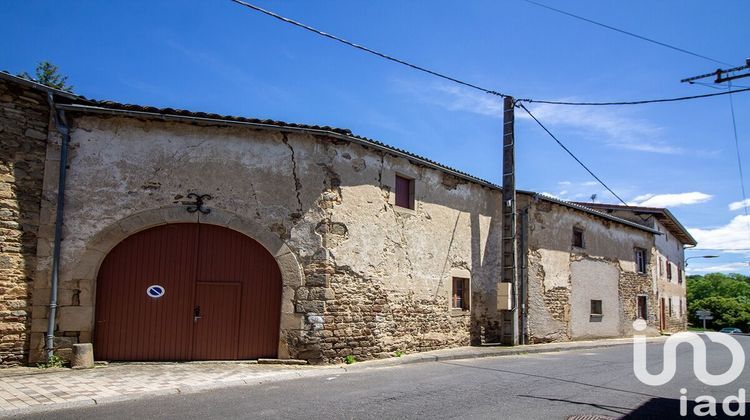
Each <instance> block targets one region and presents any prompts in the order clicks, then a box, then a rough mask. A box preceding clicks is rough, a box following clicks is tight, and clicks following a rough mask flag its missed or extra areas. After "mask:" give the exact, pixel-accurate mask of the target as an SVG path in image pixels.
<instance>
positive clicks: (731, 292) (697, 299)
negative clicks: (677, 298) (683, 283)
mask: <svg viewBox="0 0 750 420" xmlns="http://www.w3.org/2000/svg"><path fill="white" fill-rule="evenodd" d="M687 299H688V319H689V321H690V322H691V323H692V324H693V325H701V324H702V321H701V320H699V319H698V317H696V315H695V311H697V310H699V309H707V310H709V311H711V312H712V314H713V317H714V319H713V320H711V321H709V325H710V326H711V327H712V328H714V329H720V328H724V327H737V328H740V329H742V330H743V331H748V330H750V278H748V277H747V276H743V275H741V274H722V273H711V274H706V275H705V276H689V277H688V280H687Z"/></svg>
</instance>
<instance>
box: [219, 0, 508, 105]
mask: <svg viewBox="0 0 750 420" xmlns="http://www.w3.org/2000/svg"><path fill="white" fill-rule="evenodd" d="M231 1H233V2H235V3H237V4H240V5H242V6H245V7H248V8H250V9H253V10H256V11H258V12H261V13H263V14H266V15H268V16H271V17H273V18H276V19H279V20H281V21H283V22H286V23H289V24H292V25H294V26H297V27H300V28H302V29H305V30H307V31H310V32H312V33H315V34H318V35H320V36H323V37H326V38H330V39H332V40H334V41H338V42H341V43H342V44H346V45H348V46H350V47H354V48H356V49H358V50H362V51H365V52H368V53H370V54H375V55H377V56H378V57H381V58H384V59H386V60H390V61H393V62H396V63H399V64H403V65H405V66H408V67H411V68H413V69H415V70H419V71H421V72H424V73H427V74H431V75H433V76H437V77H439V78H441V79H445V80H449V81H451V82H454V83H458V84H460V85H463V86H466V87H469V88H472V89H476V90H479V91H482V92H485V93H489V94H490V95H495V96H500V97H503V98H504V97H506V96H508V95H506V94H504V93H500V92H496V91H494V90H491V89H485V88H483V87H481V86H477V85H475V84H473V83H469V82H464V81H462V80H459V79H456V78H455V77H451V76H446V75H445V74H442V73H438V72H436V71H433V70H430V69H427V68H425V67H422V66H418V65H416V64H412V63H409V62H408V61H404V60H401V59H398V58H396V57H393V56H390V55H388V54H384V53H381V52H379V51H375V50H373V49H371V48H367V47H365V46H363V45H359V44H355V43H354V42H351V41H347V40H345V39H343V38H340V37H337V36H335V35H331V34H329V33H327V32H323V31H321V30H319V29H315V28H313V27H312V26H308V25H305V24H304V23H301V22H297V21H295V20H292V19H289V18H286V17H284V16H281V15H279V14H277V13H274V12H272V11H270V10H266V9H262V8H260V7H258V6H255V5H252V4H250V3H246V2H244V1H241V0H231Z"/></svg>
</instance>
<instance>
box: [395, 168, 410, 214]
mask: <svg viewBox="0 0 750 420" xmlns="http://www.w3.org/2000/svg"><path fill="white" fill-rule="evenodd" d="M396 205H397V206H399V207H403V208H405V209H412V210H414V180H413V179H409V178H406V177H403V176H401V175H396Z"/></svg>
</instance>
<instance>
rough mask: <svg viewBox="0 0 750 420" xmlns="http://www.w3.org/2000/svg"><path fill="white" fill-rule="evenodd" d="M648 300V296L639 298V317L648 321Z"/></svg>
mask: <svg viewBox="0 0 750 420" xmlns="http://www.w3.org/2000/svg"><path fill="white" fill-rule="evenodd" d="M647 305H648V299H647V298H646V296H638V308H637V311H638V313H637V315H638V318H640V319H648V306H647Z"/></svg>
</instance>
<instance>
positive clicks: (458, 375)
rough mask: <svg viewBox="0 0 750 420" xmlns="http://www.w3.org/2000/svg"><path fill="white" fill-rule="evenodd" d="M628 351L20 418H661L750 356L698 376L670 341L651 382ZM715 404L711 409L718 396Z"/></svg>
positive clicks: (653, 349)
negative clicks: (667, 357) (673, 358)
mask: <svg viewBox="0 0 750 420" xmlns="http://www.w3.org/2000/svg"><path fill="white" fill-rule="evenodd" d="M737 340H738V341H739V342H740V343H741V344H742V346H743V348H744V349H745V359H746V360H747V358H748V357H750V337H737ZM661 355H662V345H661V344H649V346H648V356H649V358H648V364H649V366H650V369H651V372H652V373H657V372H659V371H661V366H662V361H661V358H662V357H661ZM632 359H633V353H632V346H630V345H622V346H616V347H610V348H600V349H596V350H577V351H567V352H559V353H548V354H535V355H525V356H508V357H496V358H486V359H472V360H459V361H455V362H431V363H421V364H414V365H402V366H398V367H390V368H378V369H361V370H358V371H353V372H348V373H343V374H337V375H333V376H323V377H314V378H303V379H294V380H288V381H283V382H275V383H270V384H261V385H253V386H244V387H236V388H228V389H221V390H213V391H207V392H203V393H196V394H187V395H171V396H166V397H155V398H148V399H139V400H134V401H128V402H121V403H111V404H104V405H100V406H90V407H82V408H77V409H70V410H64V411H54V412H46V413H36V414H33V415H29V416H27V417H24V418H42V419H81V418H107V419H132V418H180V419H194V418H306V419H307V418H311V419H340V418H341V419H344V418H346V419H351V418H377V419H391V418H393V419H395V418H429V419H442V418H502V419H512V418H513V419H527V418H528V419H545V420H551V419H566V418H569V417H570V416H579V415H581V416H592V415H601V416H608V417H615V418H619V417H628V418H660V419H667V418H681V417H680V415H679V397H680V395H681V394H680V389H681V388H685V389H686V390H687V396H688V399H689V400H693V399H695V398H696V397H697V396H699V395H711V396H713V397H716V398H719V402H721V400H722V399H723V398H724V397H725V396H727V395H737V394H738V390H739V389H740V388H745V389H747V388H750V362H749V363H747V366H746V367H745V369H744V372H743V374H742V376H740V378H738V379H737V380H735V381H734V382H733V383H731V384H728V385H725V386H721V387H710V386H707V385H704V384H702V383H700V381H698V380H697V378H696V377H695V375H694V374H693V369H692V363H693V361H692V350H691V348H690V346H688V345H680V346H679V347H678V361H677V374H676V376H675V377H674V379H673V380H672V381H670V382H669V383H667V384H666V385H663V386H660V387H650V386H646V385H644V384H642V383H641V382H639V381H638V379H637V378H636V377H635V375H634V373H633V361H632ZM707 362H708V363H707V365H708V370H709V372H711V373H715V374H718V373H721V372H724V371H725V370H726V369H727V368H728V367H729V365H730V353H729V351H728V350H726V349H725V348H724V347H722V346H721V345H718V344H713V343H709V344H708V361H707ZM689 409H690V410H691V411H692V409H693V408H692V407H690V408H689ZM717 410H718V414H721V412H722V408H721V404H719V406H718V407H717ZM747 415H750V407H748V413H747ZM589 418H591V417H589ZM682 418H684V417H682ZM695 418H697V417H695Z"/></svg>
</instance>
